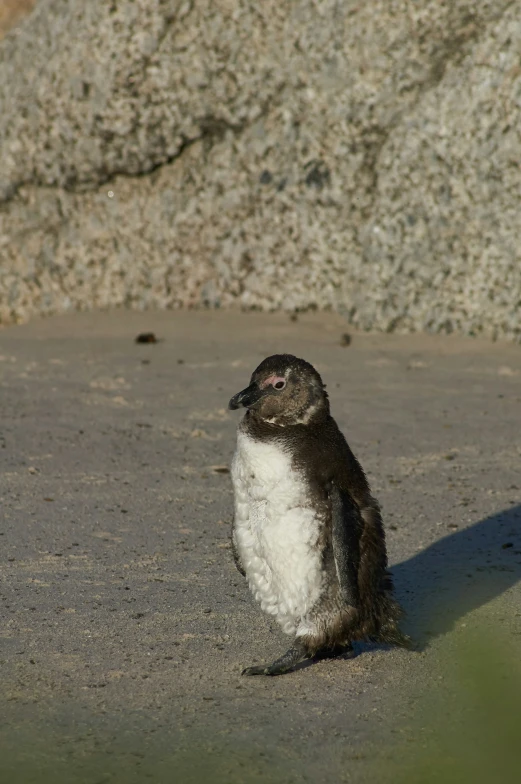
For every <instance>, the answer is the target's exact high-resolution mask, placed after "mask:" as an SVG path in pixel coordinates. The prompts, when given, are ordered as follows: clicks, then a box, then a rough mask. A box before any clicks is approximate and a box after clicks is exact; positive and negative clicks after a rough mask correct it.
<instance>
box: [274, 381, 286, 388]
mask: <svg viewBox="0 0 521 784" xmlns="http://www.w3.org/2000/svg"><path fill="white" fill-rule="evenodd" d="M285 386H286V382H285V381H276V382H275V383H274V384H273V389H284V387H285Z"/></svg>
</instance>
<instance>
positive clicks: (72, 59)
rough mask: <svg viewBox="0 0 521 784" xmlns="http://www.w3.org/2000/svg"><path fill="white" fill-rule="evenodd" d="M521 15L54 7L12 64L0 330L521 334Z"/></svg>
mask: <svg viewBox="0 0 521 784" xmlns="http://www.w3.org/2000/svg"><path fill="white" fill-rule="evenodd" d="M520 10H521V3H513V4H512V3H511V2H509V0H495V2H493V3H485V2H483V3H480V4H479V5H477V4H475V3H468V2H462V0H456V2H453V3H450V4H448V3H447V4H445V3H443V4H442V3H439V2H438V0H431V2H427V1H425V2H423V3H418V2H412V0H409V2H406V0H402V2H399V1H393V0H369V2H365V3H364V4H360V3H358V2H354V1H351V2H349V1H345V2H342V3H339V2H337V0H321V1H320V2H312V1H311V0H300V1H299V2H287V3H280V2H278V0H266V1H265V2H263V3H262V4H252V3H249V2H238V1H237V0H220V1H219V2H217V1H216V0H211V2H210V1H208V2H192V3H190V2H185V3H183V2H173V1H170V2H169V1H168V0H165V1H164V2H162V1H161V0H137V1H136V2H129V1H128V0H123V1H121V0H120V1H119V2H116V0H114V2H108V1H107V0H89V2H88V3H86V2H85V1H84V0H40V2H39V3H38V5H37V8H36V11H35V12H34V13H33V15H32V16H31V17H30V18H29V19H28V20H27V21H26V22H25V25H24V27H23V28H22V30H21V32H20V33H19V34H18V35H17V36H16V37H14V36H12V37H9V36H8V37H7V39H6V40H5V41H4V42H3V44H2V46H1V47H0V57H1V62H0V85H1V86H0V91H1V92H0V160H1V162H2V164H1V170H0V195H1V197H2V199H3V207H2V211H1V212H0V220H1V226H0V249H1V250H0V253H1V254H2V265H1V272H0V293H1V304H0V319H2V320H3V321H8V320H13V319H22V318H26V317H27V316H29V315H31V314H33V313H49V312H54V311H59V310H64V309H67V308H71V307H78V308H87V307H89V308H90V307H95V306H109V305H115V304H128V305H131V306H134V307H147V306H161V307H172V306H174V307H176V306H186V305H199V304H210V305H213V306H218V305H221V306H228V305H231V304H234V303H237V304H240V305H242V306H246V307H260V308H263V309H270V308H287V309H295V308H308V307H321V308H324V307H333V308H336V309H341V310H342V311H343V312H345V314H346V316H347V317H348V318H349V319H350V320H351V321H352V322H353V323H355V324H357V325H359V326H362V327H364V328H379V329H407V330H411V329H424V328H427V329H432V330H448V331H450V330H461V331H464V332H467V333H475V332H484V333H486V334H489V335H498V336H504V337H510V338H515V337H519V335H520V334H521V327H520V326H519V315H520V311H519V308H520V301H521V271H520V260H519V251H518V250H517V246H516V243H515V242H514V237H515V236H516V235H519V232H520V229H521V225H520V224H521V211H520V206H521V205H520V184H521V177H520V175H519V168H518V166H517V162H516V157H517V161H519V160H521V157H520V156H519V128H520V122H519V120H520V119H521V118H520V117H519V105H518V103H517V102H516V101H518V99H517V97H516V88H519V76H518V73H517V71H516V70H515V67H516V66H515V63H516V57H517V53H518V52H519V44H520V35H519V23H518V22H517V17H518V16H519V12H520Z"/></svg>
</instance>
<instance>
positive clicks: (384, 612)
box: [358, 499, 412, 648]
mask: <svg viewBox="0 0 521 784" xmlns="http://www.w3.org/2000/svg"><path fill="white" fill-rule="evenodd" d="M360 515H361V518H362V522H363V528H362V534H361V537H360V565H359V570H358V587H359V591H360V605H361V606H360V609H361V613H360V627H361V628H360V632H361V635H360V636H361V637H364V638H366V639H369V640H372V641H373V642H382V643H388V644H390V645H399V646H401V647H404V648H411V647H412V643H411V640H410V638H409V637H408V636H407V635H406V634H404V633H403V632H402V631H401V629H400V627H399V623H400V620H401V619H402V618H403V616H404V612H403V609H402V608H401V606H400V604H399V603H398V602H397V601H396V600H395V598H394V597H393V579H392V575H391V573H390V572H389V571H388V570H387V551H386V547H385V532H384V527H383V523H382V516H381V513H380V507H379V506H378V503H377V502H376V501H375V500H374V499H371V503H370V505H367V506H365V507H364V508H362V509H361V510H360Z"/></svg>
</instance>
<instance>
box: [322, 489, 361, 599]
mask: <svg viewBox="0 0 521 784" xmlns="http://www.w3.org/2000/svg"><path fill="white" fill-rule="evenodd" d="M329 496H330V499H331V520H332V544H333V556H334V559H335V566H336V573H337V576H338V582H339V583H340V590H341V592H342V596H343V597H344V600H345V602H346V604H349V605H352V606H353V607H358V606H359V604H360V593H359V590H358V567H359V563H360V545H359V537H360V530H361V520H360V514H359V512H358V508H357V506H356V504H355V503H354V501H353V500H352V499H351V497H350V496H349V493H346V492H345V490H342V489H341V488H339V487H338V485H336V484H335V483H334V482H333V483H332V485H331V489H330V493H329Z"/></svg>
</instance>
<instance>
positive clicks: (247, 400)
mask: <svg viewBox="0 0 521 784" xmlns="http://www.w3.org/2000/svg"><path fill="white" fill-rule="evenodd" d="M263 394H264V390H262V389H261V388H260V387H259V386H258V384H255V383H253V384H250V386H249V387H246V389H243V390H242V392H238V393H237V394H236V395H234V396H233V397H232V399H231V400H230V402H229V403H228V408H231V410H232V411H235V409H236V408H240V407H241V406H242V407H243V408H251V406H253V405H255V403H257V402H258V401H259V400H260V399H261V397H262V396H263Z"/></svg>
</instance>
